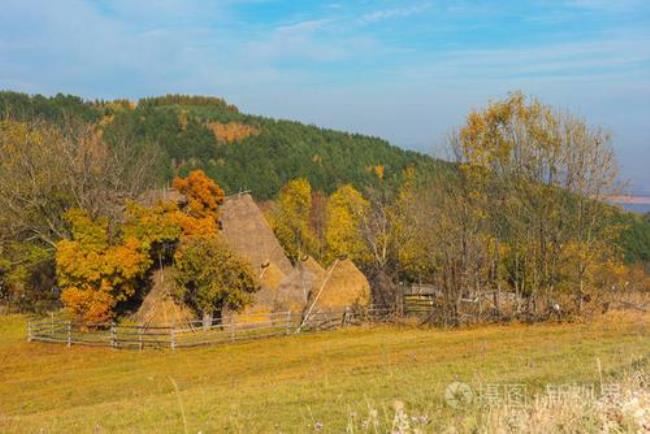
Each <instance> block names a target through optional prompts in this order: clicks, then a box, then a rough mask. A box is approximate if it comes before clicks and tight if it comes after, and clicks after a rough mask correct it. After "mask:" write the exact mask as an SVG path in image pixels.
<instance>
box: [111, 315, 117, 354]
mask: <svg viewBox="0 0 650 434" xmlns="http://www.w3.org/2000/svg"><path fill="white" fill-rule="evenodd" d="M111 347H112V348H116V347H117V332H116V330H115V321H112V322H111Z"/></svg>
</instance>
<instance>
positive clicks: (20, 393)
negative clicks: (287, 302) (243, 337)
mask: <svg viewBox="0 0 650 434" xmlns="http://www.w3.org/2000/svg"><path fill="white" fill-rule="evenodd" d="M24 336H25V318H24V317H21V316H5V317H0V432H8V433H11V432H62V433H63V432H65V433H71V432H93V433H103V432H180V433H183V432H189V433H197V432H202V433H212V432H242V433H249V432H313V431H321V432H345V431H346V429H347V430H348V431H353V430H354V429H356V430H362V431H361V432H363V428H364V427H366V426H368V427H369V428H368V429H369V431H370V432H373V431H372V429H373V428H372V427H373V426H374V425H373V423H374V422H373V420H375V418H376V419H378V420H379V424H380V426H381V427H390V424H391V421H392V420H393V418H394V411H393V406H395V405H396V404H395V402H396V401H398V402H400V403H403V406H404V408H405V409H406V410H407V411H408V414H410V415H417V416H418V417H419V419H420V420H421V425H422V429H423V430H424V431H426V432H441V431H443V430H444V429H445V428H447V427H449V426H456V427H460V428H461V431H462V430H463V428H467V427H471V426H472V425H473V424H475V423H476V418H477V414H478V413H477V410H470V409H462V408H461V409H453V408H451V407H450V406H448V405H446V404H445V400H444V391H445V388H446V387H447V386H448V385H449V384H450V383H451V382H454V381H462V382H465V383H468V384H469V385H471V387H473V388H475V389H477V390H478V389H479V388H480V387H482V385H485V384H498V385H508V384H519V385H523V387H524V388H525V391H526V393H527V394H530V393H533V392H535V391H539V390H543V389H544V388H545V387H546V385H547V384H549V383H550V384H560V383H574V382H578V383H582V382H585V383H594V382H597V381H598V380H599V378H600V377H601V373H604V374H603V375H616V373H620V372H622V371H624V370H626V369H627V368H629V367H630V366H631V365H632V364H633V363H635V362H638V361H639V360H643V359H644V358H645V359H646V360H647V357H648V353H649V352H650V315H643V314H631V313H626V314H622V313H612V314H609V315H608V316H606V317H603V318H600V319H598V320H595V321H593V322H589V323H584V324H542V325H534V326H525V325H508V326H489V327H483V328H477V329H466V330H454V331H441V330H432V329H422V328H415V327H407V326H400V327H398V326H392V327H389V326H381V327H368V328H366V327H357V328H349V329H345V330H339V331H333V332H324V333H319V334H313V335H302V336H291V337H282V338H272V339H267V340H260V341H254V342H248V343H239V344H234V345H226V346H220V347H211V348H199V349H191V350H190V349H188V350H179V351H176V352H172V351H169V350H166V351H156V350H146V351H143V352H137V351H124V350H123V351H120V350H111V349H104V348H83V347H73V348H70V349H68V348H66V347H64V346H58V345H48V344H41V343H27V342H25V340H24ZM599 366H600V367H601V368H602V371H599ZM398 405H402V404H398ZM364 421H366V422H364ZM383 429H384V428H381V432H383ZM355 432H358V431H355Z"/></svg>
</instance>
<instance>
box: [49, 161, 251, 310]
mask: <svg viewBox="0 0 650 434" xmlns="http://www.w3.org/2000/svg"><path fill="white" fill-rule="evenodd" d="M174 186H175V187H176V188H177V189H178V190H179V191H180V192H181V193H183V194H184V195H185V197H186V199H187V203H186V204H185V205H183V206H179V205H178V204H177V203H174V202H171V201H169V202H159V203H158V204H156V205H154V206H150V207H145V206H142V205H139V204H137V203H135V202H127V204H126V212H125V218H124V222H123V223H121V224H114V225H113V226H112V227H109V220H108V219H107V218H105V217H103V218H98V219H92V218H90V216H89V215H88V213H86V212H85V211H83V210H78V209H73V210H70V211H68V212H67V213H66V221H67V222H68V223H69V224H70V226H71V234H72V235H71V237H70V238H69V239H64V240H62V241H60V242H58V243H57V244H56V266H57V280H58V283H59V286H61V288H62V293H61V300H62V302H63V303H64V305H65V307H66V308H67V309H68V310H69V311H70V312H71V313H72V314H73V315H74V316H75V317H76V318H77V319H78V320H79V321H82V322H85V323H97V322H104V321H107V320H110V319H112V318H113V317H114V316H115V314H116V312H115V308H116V306H117V304H118V303H119V302H122V301H126V300H128V299H129V298H130V297H131V296H133V295H134V294H135V292H136V288H137V287H138V286H141V285H146V281H145V280H144V278H145V276H146V275H147V273H148V271H149V270H150V268H151V267H152V266H153V265H154V262H157V263H159V264H160V266H162V265H163V261H164V262H165V263H167V264H169V263H170V262H171V259H172V257H173V255H174V252H175V251H176V249H177V246H178V244H179V243H181V245H186V244H187V243H185V242H184V240H186V239H187V240H190V239H191V240H193V241H192V243H197V242H198V241H197V240H204V241H205V242H208V241H207V240H212V239H213V238H214V237H215V236H216V235H217V233H218V226H217V221H218V207H219V206H220V205H221V204H222V203H223V200H224V195H223V191H222V190H221V188H219V186H218V185H217V184H215V183H214V181H212V180H211V179H209V178H207V177H206V176H205V174H204V173H203V172H201V171H194V172H192V173H190V175H189V176H188V177H187V178H185V179H181V178H176V179H175V180H174ZM111 234H113V235H111ZM188 242H189V241H188ZM210 242H211V241H210ZM201 245H204V244H201ZM207 245H208V246H210V245H211V244H210V243H208V244H207ZM222 249H223V248H222ZM220 257H222V258H223V255H222V256H220ZM232 264H233V262H232V261H231V262H228V261H225V262H223V263H222V264H221V269H223V270H227V269H228V267H229V266H231V265H232ZM208 265H209V264H208ZM206 266H207V265H206ZM224 272H226V271H224ZM210 276H213V277H214V276H215V275H213V274H210ZM215 278H216V277H215ZM233 297H234V296H231V297H229V298H228V300H227V304H228V306H230V307H233V308H236V307H237V306H239V305H244V304H245V303H246V300H244V298H241V300H240V301H239V302H235V301H234V298H233ZM215 303H217V304H218V303H219V302H216V301H215ZM195 305H196V307H197V310H199V311H204V310H205V307H204V306H203V304H202V303H198V304H195ZM199 305H200V306H203V307H199Z"/></svg>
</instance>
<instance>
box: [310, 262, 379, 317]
mask: <svg viewBox="0 0 650 434" xmlns="http://www.w3.org/2000/svg"><path fill="white" fill-rule="evenodd" d="M327 274H328V275H329V276H328V277H327V281H326V282H325V285H324V286H323V289H322V291H321V293H320V295H318V294H314V295H313V298H312V299H315V302H316V304H315V306H314V310H315V311H321V312H322V311H340V310H343V309H345V308H346V307H350V306H354V305H359V306H367V305H368V303H369V300H370V284H369V283H368V279H366V276H365V275H364V274H363V273H362V272H361V271H359V269H358V268H357V267H356V265H354V262H352V261H351V260H349V259H345V260H342V261H337V262H335V263H333V264H332V265H331V266H330V268H329V269H328V270H327ZM316 297H318V298H317V299H316Z"/></svg>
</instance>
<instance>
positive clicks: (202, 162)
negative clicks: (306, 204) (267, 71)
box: [0, 92, 444, 199]
mask: <svg viewBox="0 0 650 434" xmlns="http://www.w3.org/2000/svg"><path fill="white" fill-rule="evenodd" d="M7 117H9V118H12V119H15V120H20V121H33V120H36V119H42V120H45V121H49V122H53V123H55V124H57V125H60V126H62V127H66V126H68V125H69V124H73V123H78V122H90V123H95V124H97V125H98V126H99V128H100V129H101V130H102V132H103V137H104V138H105V139H106V140H107V141H108V142H109V143H118V142H125V143H128V144H129V145H130V146H134V147H146V148H150V149H153V150H155V151H156V155H157V158H159V159H160V163H159V164H158V167H159V171H158V176H159V177H160V180H161V182H163V181H169V180H170V179H171V178H172V177H173V176H174V175H175V174H178V175H186V174H187V173H188V172H189V171H190V170H192V169H202V170H204V171H205V173H206V174H208V176H210V177H211V178H213V179H214V180H216V181H217V182H218V183H219V184H220V185H221V186H222V187H223V188H224V190H225V191H226V193H227V194H229V193H234V192H237V191H241V190H251V191H252V192H253V194H254V196H255V197H256V198H257V199H269V198H272V197H274V196H275V195H276V194H277V193H278V191H279V190H280V188H281V187H282V186H283V185H284V184H286V182H287V181H289V180H291V179H294V178H297V177H306V178H307V179H308V180H309V181H310V183H311V185H312V186H313V188H314V189H315V190H319V191H324V192H327V193H330V192H332V191H334V190H335V189H336V188H337V186H339V185H342V184H345V183H351V184H353V185H355V186H356V187H358V188H364V187H367V186H369V185H372V184H373V183H376V182H377V181H378V179H380V178H384V179H385V180H388V181H396V180H397V179H398V178H399V177H400V176H401V174H402V172H403V169H404V168H405V167H407V166H412V165H418V166H431V167H432V168H433V167H440V166H442V165H444V163H441V162H439V161H436V160H434V159H432V158H429V157H427V156H425V155H422V154H419V153H416V152H412V151H406V150H403V149H400V148H397V147H395V146H392V145H390V144H389V143H388V142H386V141H385V140H382V139H379V138H375V137H368V136H363V135H360V134H349V133H345V132H338V131H333V130H328V129H322V128H318V127H316V126H311V125H304V124H301V123H299V122H292V121H286V120H275V119H270V118H264V117H259V116H251V115H247V114H243V113H241V112H240V111H239V110H238V109H237V108H236V107H234V106H232V105H229V104H228V103H226V102H225V101H224V100H222V99H219V98H213V97H190V96H182V95H168V96H164V97H156V98H145V99H142V100H140V101H138V102H137V103H132V102H129V101H125V100H117V101H92V102H91V101H84V100H82V99H81V98H78V97H75V96H69V95H61V94H59V95H57V96H54V97H49V98H48V97H44V96H41V95H35V96H29V95H25V94H20V93H15V92H0V118H7Z"/></svg>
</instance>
